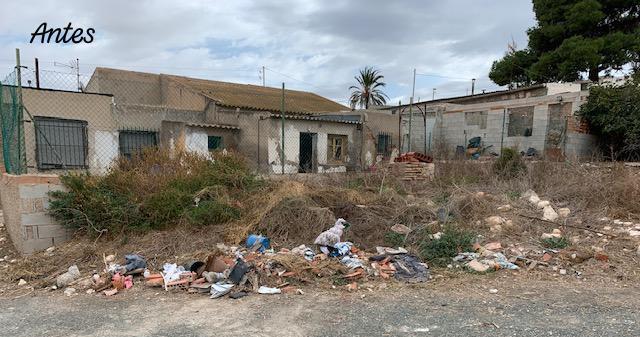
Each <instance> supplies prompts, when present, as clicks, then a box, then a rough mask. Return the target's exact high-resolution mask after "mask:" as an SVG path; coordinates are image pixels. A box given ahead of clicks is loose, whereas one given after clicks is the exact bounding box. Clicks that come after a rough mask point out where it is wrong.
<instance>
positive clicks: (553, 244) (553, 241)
mask: <svg viewBox="0 0 640 337" xmlns="http://www.w3.org/2000/svg"><path fill="white" fill-rule="evenodd" d="M541 241H542V245H543V246H544V247H546V248H550V249H562V248H566V247H567V246H568V245H569V241H568V240H567V239H566V238H563V237H559V238H556V237H553V238H547V239H542V240H541Z"/></svg>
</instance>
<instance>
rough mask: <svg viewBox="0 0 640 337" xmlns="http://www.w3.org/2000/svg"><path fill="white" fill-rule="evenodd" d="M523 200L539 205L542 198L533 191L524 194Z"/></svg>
mask: <svg viewBox="0 0 640 337" xmlns="http://www.w3.org/2000/svg"><path fill="white" fill-rule="evenodd" d="M522 198H523V199H527V200H529V202H530V203H532V204H534V205H536V204H538V201H540V197H538V194H536V192H534V191H533V190H527V191H526V192H524V194H523V195H522Z"/></svg>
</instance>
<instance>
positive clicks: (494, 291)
mask: <svg viewBox="0 0 640 337" xmlns="http://www.w3.org/2000/svg"><path fill="white" fill-rule="evenodd" d="M497 293H498V289H495V288H491V289H489V294H497Z"/></svg>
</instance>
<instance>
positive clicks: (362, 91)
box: [349, 67, 389, 109]
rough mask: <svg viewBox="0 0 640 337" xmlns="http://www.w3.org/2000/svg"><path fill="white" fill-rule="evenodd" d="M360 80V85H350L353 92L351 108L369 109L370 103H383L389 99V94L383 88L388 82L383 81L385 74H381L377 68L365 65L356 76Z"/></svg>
mask: <svg viewBox="0 0 640 337" xmlns="http://www.w3.org/2000/svg"><path fill="white" fill-rule="evenodd" d="M354 78H355V79H356V81H357V82H358V85H357V86H355V85H352V86H350V87H349V90H353V91H352V92H351V98H350V99H349V101H350V102H351V108H352V109H355V107H356V106H359V107H360V108H365V109H368V108H369V105H372V104H374V105H383V104H385V103H386V102H387V99H389V96H387V94H385V93H384V92H383V91H382V88H383V87H384V86H386V83H384V82H382V80H383V79H384V76H382V75H380V71H379V70H375V69H373V68H372V67H365V68H364V69H361V70H360V74H358V76H355V77H354Z"/></svg>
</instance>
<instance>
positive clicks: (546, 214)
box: [542, 206, 558, 221]
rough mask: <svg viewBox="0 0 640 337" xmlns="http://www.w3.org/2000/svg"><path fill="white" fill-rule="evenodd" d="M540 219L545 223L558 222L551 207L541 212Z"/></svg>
mask: <svg viewBox="0 0 640 337" xmlns="http://www.w3.org/2000/svg"><path fill="white" fill-rule="evenodd" d="M542 212H543V215H542V219H543V220H547V221H556V220H558V213H556V211H554V210H553V207H551V206H546V207H545V208H544V209H543V210H542Z"/></svg>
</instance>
